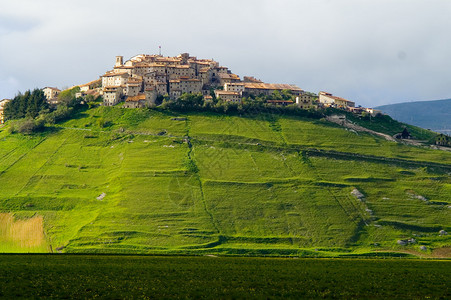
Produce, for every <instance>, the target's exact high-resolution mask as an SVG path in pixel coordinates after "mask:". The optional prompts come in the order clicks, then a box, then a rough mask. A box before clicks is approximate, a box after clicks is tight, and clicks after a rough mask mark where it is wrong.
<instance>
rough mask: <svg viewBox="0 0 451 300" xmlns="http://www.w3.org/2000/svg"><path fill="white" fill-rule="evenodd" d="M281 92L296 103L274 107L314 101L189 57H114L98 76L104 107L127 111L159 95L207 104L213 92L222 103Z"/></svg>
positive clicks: (291, 87) (307, 104)
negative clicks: (197, 99) (201, 100)
mask: <svg viewBox="0 0 451 300" xmlns="http://www.w3.org/2000/svg"><path fill="white" fill-rule="evenodd" d="M282 90H289V91H290V92H291V94H292V95H293V96H294V97H295V98H294V99H295V101H293V100H289V101H283V100H274V103H275V104H280V105H288V104H297V105H298V106H300V107H302V108H305V109H307V108H311V107H313V102H314V100H315V97H313V96H311V95H310V94H307V93H305V92H304V91H303V90H302V89H300V88H299V87H297V86H296V85H291V84H269V83H264V82H262V81H260V80H257V79H255V78H253V77H244V79H243V80H242V79H241V78H240V77H239V76H238V75H236V74H234V73H232V72H231V71H230V70H229V69H228V68H227V67H224V66H221V65H220V64H219V63H218V62H217V61H215V60H213V59H198V58H197V57H193V56H190V55H189V54H188V53H182V54H180V55H178V56H176V57H164V56H161V55H144V54H142V55H137V56H134V57H132V58H131V59H129V60H127V61H126V62H124V60H123V57H122V56H117V57H116V63H115V65H114V68H113V70H111V71H108V72H106V73H105V74H104V75H103V76H101V92H102V94H103V102H104V105H106V106H112V105H116V104H117V103H119V102H125V104H124V107H130V108H134V107H143V106H145V105H150V104H154V103H155V101H156V99H157V97H158V96H159V95H161V96H164V95H167V96H169V98H171V99H177V98H179V97H180V96H181V95H182V94H184V93H188V94H202V95H203V96H204V98H205V100H209V99H211V98H212V96H211V91H214V94H215V97H216V98H220V99H222V100H223V101H228V102H240V101H241V100H242V98H243V97H249V96H252V95H254V96H260V95H265V96H270V95H272V94H273V93H274V92H275V91H282ZM269 101H271V100H269ZM269 101H268V102H269Z"/></svg>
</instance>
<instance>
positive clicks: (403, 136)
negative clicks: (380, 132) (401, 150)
mask: <svg viewBox="0 0 451 300" xmlns="http://www.w3.org/2000/svg"><path fill="white" fill-rule="evenodd" d="M393 137H394V138H395V139H398V140H405V139H411V138H412V136H411V135H410V132H409V131H408V130H407V128H404V130H403V131H402V132H401V133H397V134H395V135H394V136H393Z"/></svg>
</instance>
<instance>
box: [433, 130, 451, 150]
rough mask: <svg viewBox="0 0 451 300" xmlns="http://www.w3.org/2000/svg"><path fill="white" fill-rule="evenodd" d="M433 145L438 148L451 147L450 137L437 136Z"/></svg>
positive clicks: (444, 135)
mask: <svg viewBox="0 0 451 300" xmlns="http://www.w3.org/2000/svg"><path fill="white" fill-rule="evenodd" d="M435 144H436V145H438V146H448V147H450V146H451V137H450V136H448V135H446V134H443V133H441V134H439V135H438V136H436V137H435Z"/></svg>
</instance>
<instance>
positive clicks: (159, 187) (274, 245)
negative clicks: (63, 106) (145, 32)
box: [0, 107, 451, 256]
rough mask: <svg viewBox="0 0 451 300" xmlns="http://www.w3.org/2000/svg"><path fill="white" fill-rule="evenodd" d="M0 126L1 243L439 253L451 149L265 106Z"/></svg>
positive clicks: (93, 113)
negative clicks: (19, 128)
mask: <svg viewBox="0 0 451 300" xmlns="http://www.w3.org/2000/svg"><path fill="white" fill-rule="evenodd" d="M362 122H363V121H362ZM381 122H382V121H381ZM368 125H369V127H371V126H373V127H374V124H373V125H371V124H369V123H368ZM370 125H371V126H370ZM0 130H1V131H0V184H1V185H0V195H1V196H0V212H3V213H0V220H3V221H2V222H0V252H42V251H53V252H56V251H61V252H99V253H100V252H101V253H105V252H110V253H165V254H181V253H183V254H185V253H189V254H240V255H247V254H251V255H301V256H335V255H360V254H365V253H373V254H377V253H378V252H381V253H387V252H402V253H410V254H416V255H422V256H447V255H449V248H446V246H447V247H449V246H451V238H450V235H440V234H439V231H440V230H445V231H447V232H450V231H451V209H450V207H451V178H450V176H449V175H450V173H451V153H450V152H446V151H438V150H431V149H428V148H426V147H413V146H408V145H404V144H402V143H395V142H389V141H386V140H384V139H382V138H380V137H377V136H373V135H370V134H368V133H361V132H356V131H352V130H346V129H344V128H341V127H340V126H338V125H336V124H333V123H329V122H327V121H325V120H323V119H309V118H306V117H296V116H283V115H271V114H258V115H253V116H238V115H237V116H230V115H229V116H227V115H221V114H214V113H202V114H201V113H187V114H178V113H170V112H167V111H166V112H164V111H158V110H147V109H132V110H129V109H122V108H120V107H99V108H94V109H90V110H86V111H82V112H80V113H79V114H78V115H76V117H75V118H73V119H71V120H69V121H66V122H65V123H62V124H59V125H56V126H55V127H54V128H51V129H48V130H47V131H46V132H44V133H42V134H34V135H31V136H24V135H21V134H10V133H9V132H8V128H7V127H5V128H2V129H0ZM356 191H357V192H356ZM352 192H353V193H352ZM359 193H361V194H362V195H363V198H362V195H360V196H359ZM359 197H360V198H359ZM39 220H41V221H39ZM37 233H43V234H42V236H41V238H37V239H36V240H34V241H33V242H30V241H29V239H27V238H26V237H27V236H31V235H32V236H35V235H36V234H37ZM409 238H414V239H415V240H416V243H409V244H407V245H399V244H398V243H397V241H398V240H404V239H409ZM27 240H28V241H29V242H26V241H27ZM421 246H426V250H420V247H421ZM444 247H445V248H444ZM43 249H44V250H43Z"/></svg>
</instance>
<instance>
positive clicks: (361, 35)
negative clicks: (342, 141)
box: [0, 0, 451, 106]
mask: <svg viewBox="0 0 451 300" xmlns="http://www.w3.org/2000/svg"><path fill="white" fill-rule="evenodd" d="M0 12H1V13H0V14H1V17H0V20H2V21H0V45H1V48H0V78H8V77H9V76H11V77H15V78H17V79H18V80H19V82H20V83H18V88H20V89H21V90H25V89H28V88H34V87H36V86H46V85H57V86H59V87H62V86H70V85H72V84H78V83H82V82H85V81H89V80H91V79H94V78H97V77H98V76H99V75H101V74H102V73H103V72H104V71H106V70H107V69H109V68H111V67H112V65H113V61H114V56H115V55H124V56H125V57H128V56H132V55H135V54H138V53H156V52H157V51H158V46H159V45H162V47H163V54H165V55H177V54H178V53H180V52H185V51H187V52H190V53H191V54H193V55H196V56H198V57H205V58H215V59H217V60H219V61H220V62H221V63H222V64H224V65H226V66H229V67H230V68H231V69H232V71H234V72H236V73H238V74H239V75H241V76H243V75H253V76H255V77H257V78H261V79H263V80H265V81H269V82H288V83H295V84H298V85H299V86H300V87H301V88H303V89H305V90H309V91H312V92H318V91H319V90H327V91H330V92H332V93H334V94H337V95H339V96H342V97H345V98H349V99H352V100H355V101H357V102H358V103H360V104H362V105H367V106H375V105H378V104H384V103H389V102H399V101H402V100H420V99H423V100H424V99H439V98H447V97H450V96H451V93H450V89H449V86H450V82H449V81H450V80H449V79H448V78H451V76H450V73H451V61H450V60H449V59H447V56H448V55H449V53H451V40H450V39H449V37H448V35H449V34H448V32H447V31H448V30H447V29H448V28H451V19H450V18H449V15H450V13H451V2H449V1H447V0H430V1H422V0H409V1H407V0H398V1H390V0H378V1H376V0H366V1H363V0H334V1H327V0H315V1H308V0H301V1H291V0H280V1H269V0H265V1H256V0H248V1H246V0H241V1H237V0H231V1H212V0H192V1H177V0H167V1H144V0H142V1H141V0H131V1H127V2H122V1H116V0H114V1H106V0H105V1H104V0H91V1H87V0H81V1H56V0H41V1H32V0H16V1H7V3H2V4H0ZM6 17H7V18H6ZM4 20H7V21H4ZM15 92H16V91H14V93H15ZM10 93H11V91H10V90H6V89H3V88H2V89H1V90H0V98H3V97H11V96H13V95H11V94H10Z"/></svg>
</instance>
